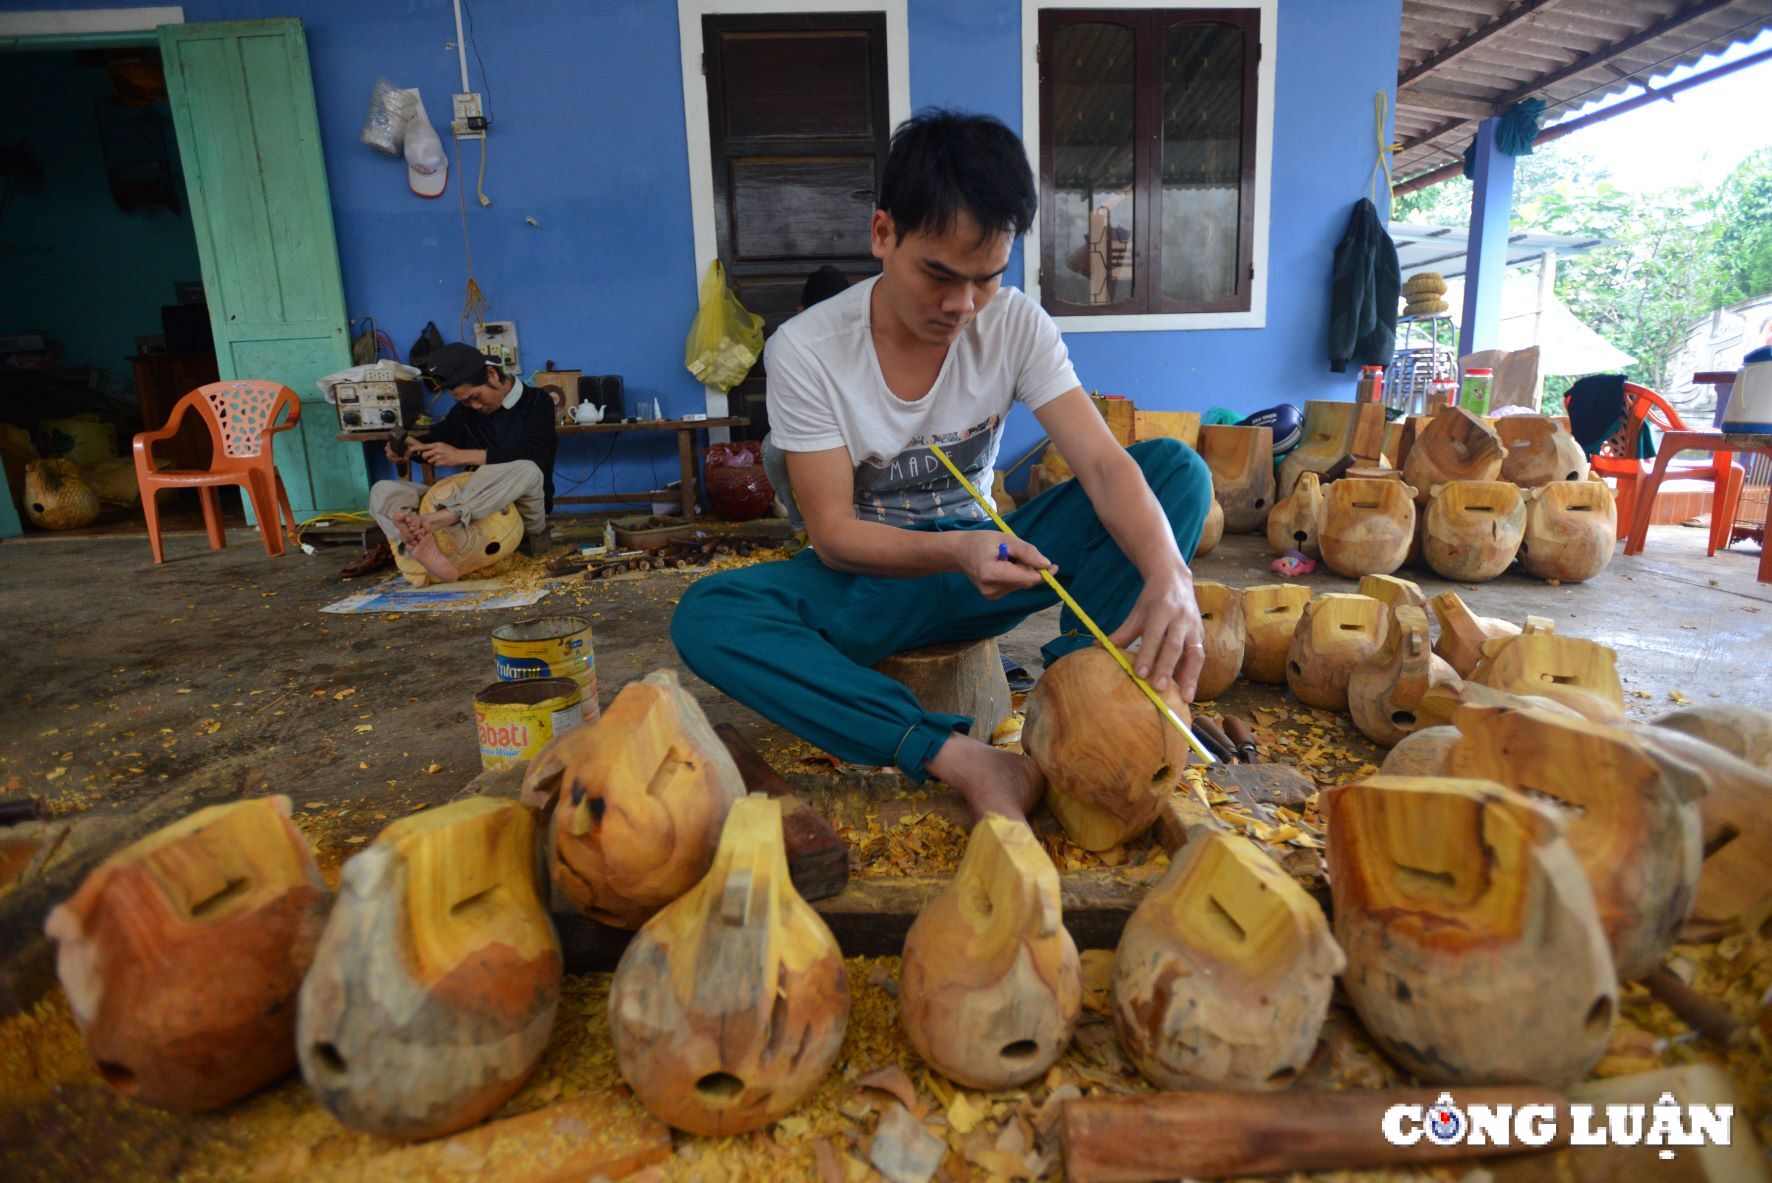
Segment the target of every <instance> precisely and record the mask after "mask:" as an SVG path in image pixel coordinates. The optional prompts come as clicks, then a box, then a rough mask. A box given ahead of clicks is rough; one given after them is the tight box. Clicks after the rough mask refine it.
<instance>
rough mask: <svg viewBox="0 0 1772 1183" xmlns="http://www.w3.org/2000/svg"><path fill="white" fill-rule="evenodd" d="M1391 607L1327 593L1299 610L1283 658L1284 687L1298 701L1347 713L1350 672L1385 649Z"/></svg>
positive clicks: (1367, 597)
mask: <svg viewBox="0 0 1772 1183" xmlns="http://www.w3.org/2000/svg"><path fill="white" fill-rule="evenodd" d="M1389 629H1390V606H1389V605H1388V604H1386V603H1385V602H1384V601H1382V600H1375V599H1373V598H1372V597H1371V596H1361V595H1351V594H1348V593H1345V592H1330V593H1328V594H1326V595H1321V596H1318V597H1317V598H1316V599H1314V600H1312V601H1311V602H1310V603H1308V604H1306V605H1305V606H1304V615H1303V616H1302V617H1301V618H1300V619H1299V621H1298V628H1297V629H1295V630H1294V631H1293V633H1292V647H1291V649H1290V650H1289V651H1288V653H1287V655H1286V685H1287V686H1288V687H1290V688H1291V690H1292V693H1293V694H1294V695H1296V696H1297V697H1298V700H1299V701H1300V702H1303V703H1306V704H1307V705H1309V706H1314V707H1321V708H1322V709H1323V710H1326V711H1345V710H1347V685H1348V679H1349V677H1350V676H1352V674H1353V672H1354V667H1355V666H1357V665H1359V664H1360V663H1361V662H1362V661H1365V660H1366V659H1367V658H1368V657H1370V656H1371V655H1372V653H1373V652H1374V651H1375V650H1377V648H1378V647H1379V646H1380V645H1382V644H1384V638H1385V634H1386V633H1387V632H1388V631H1389Z"/></svg>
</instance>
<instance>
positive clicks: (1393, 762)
mask: <svg viewBox="0 0 1772 1183" xmlns="http://www.w3.org/2000/svg"><path fill="white" fill-rule="evenodd" d="M1457 742H1458V728H1456V727H1454V726H1452V724H1450V723H1441V724H1439V725H1437V726H1434V727H1423V728H1421V729H1420V730H1419V731H1411V732H1410V733H1409V734H1408V735H1405V736H1404V737H1403V738H1402V739H1399V740H1398V741H1397V745H1396V746H1395V747H1393V748H1392V749H1391V750H1390V751H1388V752H1386V753H1385V754H1384V762H1383V763H1382V764H1380V765H1379V766H1378V774H1379V775H1380V776H1444V775H1445V774H1446V762H1447V761H1448V760H1449V759H1451V756H1452V745H1453V744H1455V743H1457Z"/></svg>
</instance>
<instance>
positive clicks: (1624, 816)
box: [1447, 707, 1705, 981]
mask: <svg viewBox="0 0 1772 1183" xmlns="http://www.w3.org/2000/svg"><path fill="white" fill-rule="evenodd" d="M1456 719H1457V727H1458V731H1459V736H1460V738H1459V741H1458V742H1457V743H1456V744H1454V745H1453V747H1452V750H1451V754H1450V758H1449V760H1448V763H1447V771H1448V772H1449V773H1450V774H1451V775H1453V776H1467V777H1475V778H1477V779H1480V780H1492V781H1496V782H1497V783H1499V784H1502V785H1505V786H1506V787H1508V788H1510V789H1517V790H1519V791H1520V792H1523V793H1526V794H1527V795H1529V796H1540V797H1549V798H1551V799H1552V801H1553V803H1554V804H1556V805H1558V806H1560V807H1562V808H1564V809H1565V811H1566V813H1567V817H1566V819H1565V820H1566V822H1567V830H1566V832H1565V837H1566V838H1567V839H1568V842H1569V846H1570V847H1571V849H1573V850H1574V851H1575V857H1576V858H1578V859H1580V860H1581V868H1582V870H1583V871H1584V872H1585V873H1586V874H1587V880H1588V883H1589V884H1590V885H1592V887H1593V889H1594V904H1595V906H1596V907H1597V908H1598V909H1599V914H1600V923H1601V924H1602V925H1604V927H1605V929H1606V939H1607V942H1608V944H1609V945H1610V947H1611V950H1612V961H1613V964H1614V965H1615V966H1616V967H1617V969H1618V976H1619V977H1620V978H1621V979H1623V980H1625V981H1631V980H1633V979H1635V978H1639V977H1642V976H1643V975H1644V974H1646V973H1648V972H1649V971H1650V970H1652V969H1654V968H1655V967H1656V966H1658V965H1660V964H1661V960H1662V958H1663V957H1665V956H1666V955H1667V952H1668V950H1669V949H1670V948H1672V946H1673V941H1674V936H1675V934H1676V933H1678V931H1679V928H1680V925H1681V923H1682V922H1683V921H1684V920H1685V919H1686V913H1687V912H1688V911H1689V910H1690V909H1691V907H1692V900H1693V896H1694V894H1695V893H1696V891H1697V888H1698V869H1699V864H1700V862H1701V861H1702V859H1703V857H1704V852H1703V848H1702V845H1701V842H1700V836H1699V833H1700V824H1699V812H1698V810H1699V805H1698V802H1699V798H1700V797H1702V796H1703V795H1704V789H1705V786H1704V781H1703V778H1702V777H1701V776H1699V775H1698V774H1697V773H1696V772H1695V771H1691V770H1688V769H1684V768H1678V767H1676V766H1673V765H1671V764H1669V763H1666V762H1660V761H1657V760H1656V759H1655V757H1654V756H1653V755H1652V754H1651V753H1650V752H1649V751H1648V750H1647V748H1646V746H1645V745H1644V744H1643V743H1642V742H1641V741H1639V740H1638V739H1637V738H1636V737H1634V736H1633V735H1632V734H1631V733H1630V732H1629V731H1626V730H1624V729H1622V728H1618V727H1607V726H1603V725H1600V724H1597V723H1590V722H1588V721H1587V720H1585V719H1571V718H1569V717H1567V716H1563V715H1553V714H1551V713H1549V712H1548V711H1540V710H1536V709H1533V708H1529V707H1528V708H1523V709H1514V708H1509V707H1466V708H1464V709H1462V710H1460V711H1459V712H1458V715H1457V716H1456Z"/></svg>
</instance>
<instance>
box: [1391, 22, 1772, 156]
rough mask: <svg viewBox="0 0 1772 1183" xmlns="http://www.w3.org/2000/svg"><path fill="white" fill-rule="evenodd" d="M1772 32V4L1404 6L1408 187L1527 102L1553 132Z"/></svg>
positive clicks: (1400, 93)
mask: <svg viewBox="0 0 1772 1183" xmlns="http://www.w3.org/2000/svg"><path fill="white" fill-rule="evenodd" d="M1768 27H1772V0H1403V35H1402V43H1401V46H1400V48H1399V53H1398V59H1397V114H1396V135H1395V137H1394V139H1395V141H1396V142H1397V143H1398V144H1400V145H1401V147H1400V148H1399V149H1398V150H1397V152H1396V155H1395V157H1394V159H1393V168H1394V170H1395V176H1396V179H1397V180H1398V181H1405V180H1408V179H1409V178H1411V177H1414V176H1417V175H1419V174H1422V173H1426V172H1431V171H1432V170H1434V169H1436V168H1440V167H1442V166H1444V165H1447V164H1451V163H1453V162H1455V161H1457V160H1458V159H1459V157H1461V156H1462V155H1463V153H1464V149H1465V146H1466V145H1467V144H1469V143H1470V140H1471V136H1472V135H1474V134H1475V133H1476V125H1477V122H1478V121H1479V120H1481V119H1483V118H1484V117H1486V116H1488V115H1493V114H1497V113H1499V112H1502V111H1506V110H1507V109H1508V108H1510V107H1512V106H1513V105H1514V104H1515V103H1518V102H1519V101H1521V100H1522V99H1527V98H1534V97H1536V98H1541V99H1544V100H1545V102H1546V103H1547V104H1548V105H1547V107H1546V108H1545V113H1544V122H1546V123H1550V122H1554V121H1555V120H1556V119H1557V118H1558V117H1560V116H1562V115H1564V114H1567V113H1569V112H1571V111H1573V110H1576V109H1578V108H1580V107H1582V106H1585V105H1586V104H1588V103H1591V102H1594V101H1596V100H1598V99H1601V98H1604V97H1606V96H1608V95H1613V94H1618V93H1620V92H1622V91H1625V90H1627V89H1629V88H1630V87H1632V86H1635V85H1638V84H1641V83H1643V82H1646V81H1647V80H1648V79H1650V78H1651V77H1657V76H1660V75H1663V74H1666V73H1667V72H1668V71H1670V70H1672V69H1674V68H1676V67H1678V66H1686V65H1691V64H1692V63H1693V62H1695V61H1697V60H1698V59H1699V58H1701V57H1703V56H1705V55H1706V54H1711V53H1719V52H1721V51H1722V50H1724V49H1727V48H1728V47H1729V46H1730V45H1732V44H1734V43H1735V42H1737V41H1750V40H1752V39H1753V38H1754V37H1756V36H1758V35H1759V33H1760V31H1761V30H1763V29H1766V28H1768Z"/></svg>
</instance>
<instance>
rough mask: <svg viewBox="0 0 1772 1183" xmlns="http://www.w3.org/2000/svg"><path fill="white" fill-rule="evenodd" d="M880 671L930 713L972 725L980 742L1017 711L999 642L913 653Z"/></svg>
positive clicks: (896, 658)
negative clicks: (961, 717)
mask: <svg viewBox="0 0 1772 1183" xmlns="http://www.w3.org/2000/svg"><path fill="white" fill-rule="evenodd" d="M874 669H876V670H878V671H879V672H880V673H882V674H885V675H886V676H887V677H888V678H891V679H892V680H893V681H895V682H898V683H901V684H902V685H903V686H904V687H905V688H906V689H908V690H909V691H910V692H911V693H912V694H914V695H916V696H917V701H918V702H920V703H922V704H923V709H924V710H926V711H935V712H938V713H940V714H946V715H964V716H966V718H968V719H971V720H972V734H973V735H975V736H977V737H978V738H980V739H984V740H989V739H990V736H991V732H993V731H994V730H996V727H997V724H999V723H1001V722H1002V721H1003V720H1004V718H1005V717H1007V716H1008V715H1009V714H1010V712H1011V711H1013V710H1014V709H1015V708H1014V707H1013V705H1012V700H1011V698H1010V696H1009V679H1008V677H1006V676H1005V675H1004V673H1003V659H1002V651H1001V650H1000V649H998V648H997V638H995V637H986V638H984V639H983V640H981V641H950V642H948V643H946V644H942V645H926V646H924V647H923V648H921V649H909V650H906V651H905V652H903V653H895V654H893V655H892V656H891V657H888V658H887V659H886V660H885V661H882V662H881V663H880V664H879V665H876V666H875V667H874Z"/></svg>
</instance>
